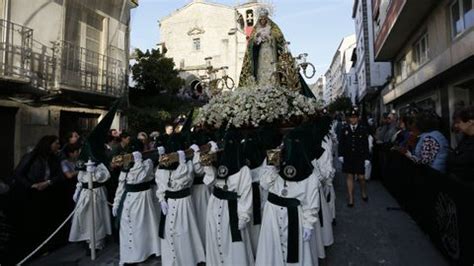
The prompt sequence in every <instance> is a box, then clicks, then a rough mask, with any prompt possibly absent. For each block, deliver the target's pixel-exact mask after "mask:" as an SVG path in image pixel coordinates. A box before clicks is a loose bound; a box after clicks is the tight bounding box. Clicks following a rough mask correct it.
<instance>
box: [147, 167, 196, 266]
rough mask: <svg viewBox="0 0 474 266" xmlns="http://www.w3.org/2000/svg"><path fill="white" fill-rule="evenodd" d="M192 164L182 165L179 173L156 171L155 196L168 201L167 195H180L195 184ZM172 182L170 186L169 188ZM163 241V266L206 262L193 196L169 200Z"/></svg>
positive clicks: (177, 171)
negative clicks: (178, 192)
mask: <svg viewBox="0 0 474 266" xmlns="http://www.w3.org/2000/svg"><path fill="white" fill-rule="evenodd" d="M192 171H193V165H192V162H191V161H188V162H187V163H181V164H180V165H179V166H178V168H177V169H176V170H173V171H170V170H164V169H159V168H158V169H157V170H156V173H155V177H156V183H157V184H158V189H157V191H156V196H157V197H158V200H159V201H160V202H162V201H164V200H165V191H179V190H183V189H185V188H190V187H191V186H192V184H193V175H192ZM169 182H171V183H170V184H171V186H169V184H168V183H169ZM167 202H168V213H167V215H166V223H165V231H164V239H161V262H162V265H165V266H170V265H171V266H181V265H196V264H197V263H199V262H204V261H205V256H204V246H203V244H202V240H201V236H200V235H199V230H198V226H197V221H196V217H195V212H194V205H193V203H192V202H191V196H188V197H185V198H181V199H168V200H167Z"/></svg>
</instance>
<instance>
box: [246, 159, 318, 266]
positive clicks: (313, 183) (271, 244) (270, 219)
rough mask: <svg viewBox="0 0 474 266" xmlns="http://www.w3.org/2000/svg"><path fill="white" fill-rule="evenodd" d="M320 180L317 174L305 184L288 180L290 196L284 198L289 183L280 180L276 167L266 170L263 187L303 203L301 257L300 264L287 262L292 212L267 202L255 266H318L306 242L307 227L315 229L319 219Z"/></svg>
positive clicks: (299, 229) (301, 211)
mask: <svg viewBox="0 0 474 266" xmlns="http://www.w3.org/2000/svg"><path fill="white" fill-rule="evenodd" d="M317 181H318V180H317V178H316V176H314V174H312V175H311V176H309V177H308V178H306V179H304V180H302V181H298V182H288V181H286V185H287V186H286V190H287V192H288V194H287V195H286V196H283V195H282V193H281V191H282V190H283V189H284V188H285V186H284V184H285V180H284V179H283V178H281V177H280V175H279V174H278V172H277V170H276V168H275V167H273V166H266V167H265V170H264V173H263V174H262V175H261V180H260V185H261V186H262V188H263V189H266V190H268V191H269V192H271V193H273V194H276V195H278V196H280V197H285V198H295V199H298V200H299V201H300V203H301V205H300V206H298V222H299V224H298V231H299V236H298V246H299V249H298V251H299V255H298V263H287V262H286V259H287V255H288V211H287V208H285V207H280V206H277V205H274V204H272V203H270V202H268V201H267V202H266V203H265V208H264V211H263V220H262V228H261V230H260V239H259V241H258V248H257V259H256V261H255V265H257V266H259V265H261V266H267V265H272V266H273V265H274V266H280V265H307V266H313V265H318V261H317V260H316V261H314V260H313V258H312V254H311V250H310V249H311V247H310V244H309V241H303V231H304V228H307V229H312V228H313V227H314V225H315V223H316V222H317V220H318V216H317V215H318V210H319V190H318V183H317ZM314 233H315V232H314V230H313V234H314Z"/></svg>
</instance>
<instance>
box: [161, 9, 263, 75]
mask: <svg viewBox="0 0 474 266" xmlns="http://www.w3.org/2000/svg"><path fill="white" fill-rule="evenodd" d="M261 5H262V4H258V3H256V4H254V5H245V6H243V7H242V6H241V7H239V11H240V12H241V13H242V14H243V15H244V16H245V10H246V9H253V10H254V14H257V7H258V6H261ZM236 20H237V9H235V8H233V7H230V6H225V5H220V4H214V3H209V2H200V1H197V2H192V3H190V4H188V5H186V6H185V7H183V8H181V9H179V10H178V11H176V12H174V13H172V14H170V15H169V16H167V17H165V18H163V19H162V20H161V22H160V38H161V40H160V42H161V43H164V44H165V46H166V48H167V50H168V52H167V54H166V56H167V57H170V58H173V59H174V62H175V64H176V68H178V69H179V68H180V65H181V62H183V60H184V66H185V67H184V69H189V68H196V67H203V66H204V65H205V60H204V58H206V57H213V59H212V65H213V67H215V68H218V67H222V66H228V67H229V70H228V71H227V74H228V75H229V76H230V77H232V78H233V79H234V81H235V83H236V84H237V83H238V79H239V76H240V71H241V68H242V62H243V58H244V55H245V49H246V46H247V41H246V37H245V34H244V32H243V31H241V30H238V31H237V32H236V33H235V34H234V35H229V31H231V29H234V28H238V29H239V27H238V25H237V22H236ZM256 21H257V18H255V22H256ZM193 29H194V33H195V34H190V33H191V32H192V31H193ZM195 38H200V40H201V50H200V51H195V50H194V47H193V39H195Z"/></svg>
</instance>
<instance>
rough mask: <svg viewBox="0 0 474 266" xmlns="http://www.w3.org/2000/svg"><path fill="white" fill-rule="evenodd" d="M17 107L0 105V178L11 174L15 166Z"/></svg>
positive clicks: (6, 177) (8, 176)
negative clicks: (0, 126)
mask: <svg viewBox="0 0 474 266" xmlns="http://www.w3.org/2000/svg"><path fill="white" fill-rule="evenodd" d="M17 111H18V109H17V108H9V107H0V121H2V127H3V129H2V130H0V151H2V152H1V153H0V161H1V162H2V163H0V179H2V180H5V179H8V178H10V177H11V176H12V174H13V170H14V168H15V116H16V112H17Z"/></svg>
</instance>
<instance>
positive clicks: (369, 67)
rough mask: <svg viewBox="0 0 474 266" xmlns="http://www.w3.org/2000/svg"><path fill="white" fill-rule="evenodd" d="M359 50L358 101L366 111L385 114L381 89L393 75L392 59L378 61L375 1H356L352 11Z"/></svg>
mask: <svg viewBox="0 0 474 266" xmlns="http://www.w3.org/2000/svg"><path fill="white" fill-rule="evenodd" d="M352 18H353V19H354V25H355V33H356V40H357V49H356V50H355V54H354V57H353V61H354V62H355V75H356V76H357V83H358V90H357V94H356V102H357V104H359V105H361V107H362V110H366V111H370V112H374V113H378V114H380V113H381V102H382V101H381V97H380V91H381V90H382V88H383V87H384V86H385V85H386V84H387V82H388V80H389V79H390V77H391V75H392V70H391V64H390V62H375V58H374V23H373V20H372V0H355V1H354V6H353V10H352Z"/></svg>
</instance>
